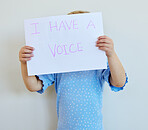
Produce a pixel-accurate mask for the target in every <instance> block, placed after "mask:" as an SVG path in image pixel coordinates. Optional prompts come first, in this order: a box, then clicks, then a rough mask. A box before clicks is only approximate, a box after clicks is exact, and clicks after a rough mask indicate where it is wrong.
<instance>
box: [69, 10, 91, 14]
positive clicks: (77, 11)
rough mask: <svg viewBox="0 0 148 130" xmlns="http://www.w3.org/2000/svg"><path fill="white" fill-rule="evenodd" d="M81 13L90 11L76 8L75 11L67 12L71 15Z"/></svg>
mask: <svg viewBox="0 0 148 130" xmlns="http://www.w3.org/2000/svg"><path fill="white" fill-rule="evenodd" d="M81 13H90V12H89V11H81V10H76V11H72V12H70V13H68V14H67V15H71V14H81Z"/></svg>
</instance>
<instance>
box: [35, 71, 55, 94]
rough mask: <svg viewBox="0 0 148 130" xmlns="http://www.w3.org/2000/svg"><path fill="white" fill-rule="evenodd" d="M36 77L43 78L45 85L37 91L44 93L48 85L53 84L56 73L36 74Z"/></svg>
mask: <svg viewBox="0 0 148 130" xmlns="http://www.w3.org/2000/svg"><path fill="white" fill-rule="evenodd" d="M35 77H36V78H37V79H39V80H41V82H42V84H43V87H42V89H41V90H38V91H36V92H38V93H40V94H42V93H44V91H45V90H46V89H47V88H48V86H50V85H52V84H53V83H54V81H55V75H54V74H45V75H35Z"/></svg>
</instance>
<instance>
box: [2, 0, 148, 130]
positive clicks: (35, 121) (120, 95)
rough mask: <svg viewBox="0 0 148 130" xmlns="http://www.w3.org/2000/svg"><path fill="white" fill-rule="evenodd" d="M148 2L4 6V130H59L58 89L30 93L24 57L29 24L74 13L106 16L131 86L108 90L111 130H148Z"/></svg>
mask: <svg viewBox="0 0 148 130" xmlns="http://www.w3.org/2000/svg"><path fill="white" fill-rule="evenodd" d="M147 4H148V2H147V1H146V0H141V1H135V0H124V1H120V0H112V1H107V0H102V1H98V0H90V1H89V0H87V1H86V0H81V1H80V0H73V1H70V0H54V1H50V0H24V1H23V0H13V1H11V0H5V1H4V0H1V3H0V45H1V47H0V130H55V129H56V123H57V115H56V94H55V90H54V86H51V87H50V88H48V89H47V91H46V92H45V94H43V95H40V94H38V93H31V92H29V91H28V90H27V89H26V88H25V86H24V84H23V80H22V77H21V71H20V63H19V59H18V52H19V50H20V48H21V47H22V46H24V45H25V39H24V19H28V18H36V17H46V16H51V15H64V14H67V13H68V12H71V11H73V10H88V11H90V12H96V11H102V13H103V20H104V32H105V34H106V35H108V36H109V37H111V38H112V39H113V40H114V44H115V49H116V52H117V54H118V56H119V58H120V60H121V62H122V63H123V65H124V67H125V69H126V71H127V73H128V76H129V83H128V85H127V86H126V87H125V89H124V90H123V91H120V92H117V93H116V92H112V91H111V90H110V88H109V86H107V85H106V86H105V89H104V99H103V105H104V106H103V116H104V117H103V122H104V128H105V130H147V129H148V125H147V120H148V101H147V98H148V94H147V92H148V85H147V78H148V76H147V75H148V69H147V66H148V60H147V56H148V51H147V50H148V45H147V38H148V37H147V34H148V33H147V30H148V15H147V13H148V8H147Z"/></svg>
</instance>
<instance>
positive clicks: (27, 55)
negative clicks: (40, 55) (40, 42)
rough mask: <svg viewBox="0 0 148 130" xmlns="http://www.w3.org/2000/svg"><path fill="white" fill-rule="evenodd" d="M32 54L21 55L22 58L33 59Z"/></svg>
mask: <svg viewBox="0 0 148 130" xmlns="http://www.w3.org/2000/svg"><path fill="white" fill-rule="evenodd" d="M33 56H34V55H33V54H22V58H30V57H33Z"/></svg>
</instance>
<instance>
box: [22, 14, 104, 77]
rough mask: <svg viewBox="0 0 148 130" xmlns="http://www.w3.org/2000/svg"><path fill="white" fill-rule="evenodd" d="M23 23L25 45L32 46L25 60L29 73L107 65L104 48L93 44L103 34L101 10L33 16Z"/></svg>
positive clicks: (99, 67) (96, 67)
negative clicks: (27, 58) (28, 56)
mask: <svg viewBox="0 0 148 130" xmlns="http://www.w3.org/2000/svg"><path fill="white" fill-rule="evenodd" d="M49 23H50V24H49ZM24 24H25V25H24V26H25V39H26V45H28V46H32V47H34V48H35V50H34V52H33V53H34V57H32V59H31V60H30V61H28V62H27V69H28V75H29V76H30V75H41V74H52V73H61V72H72V71H83V70H95V69H106V68H107V58H106V55H105V52H104V51H101V50H99V49H98V48H97V47H96V46H95V45H96V41H97V38H98V37H99V36H101V35H103V21H102V13H101V12H95V13H84V14H75V15H59V16H49V17H42V18H34V19H28V20H25V21H24ZM65 63H66V64H65Z"/></svg>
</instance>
